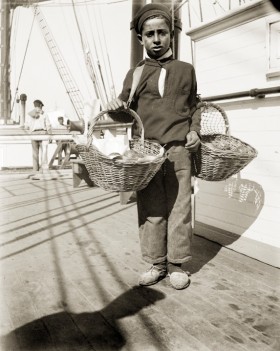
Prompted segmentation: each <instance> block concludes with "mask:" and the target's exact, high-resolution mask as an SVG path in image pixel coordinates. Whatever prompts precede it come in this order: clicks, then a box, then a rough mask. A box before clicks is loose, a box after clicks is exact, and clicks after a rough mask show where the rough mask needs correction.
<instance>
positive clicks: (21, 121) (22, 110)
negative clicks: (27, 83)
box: [19, 94, 27, 128]
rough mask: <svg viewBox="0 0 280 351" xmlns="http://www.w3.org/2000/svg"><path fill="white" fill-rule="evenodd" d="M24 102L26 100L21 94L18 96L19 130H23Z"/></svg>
mask: <svg viewBox="0 0 280 351" xmlns="http://www.w3.org/2000/svg"><path fill="white" fill-rule="evenodd" d="M26 100H27V96H26V95H25V94H21V95H20V117H19V125H20V127H21V128H23V127H24V124H25V113H26Z"/></svg>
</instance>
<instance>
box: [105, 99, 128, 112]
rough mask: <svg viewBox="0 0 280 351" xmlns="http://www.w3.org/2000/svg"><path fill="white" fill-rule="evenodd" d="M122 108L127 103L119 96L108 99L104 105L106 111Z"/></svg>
mask: <svg viewBox="0 0 280 351" xmlns="http://www.w3.org/2000/svg"><path fill="white" fill-rule="evenodd" d="M122 108H125V109H127V103H126V102H125V101H122V100H121V99H119V98H117V99H114V100H111V101H109V102H108V104H107V106H106V109H107V110H108V111H116V110H120V109H122Z"/></svg>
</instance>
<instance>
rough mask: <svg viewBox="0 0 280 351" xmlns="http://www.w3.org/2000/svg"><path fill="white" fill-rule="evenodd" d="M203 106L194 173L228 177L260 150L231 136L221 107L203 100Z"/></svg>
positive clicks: (211, 177)
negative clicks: (199, 145)
mask: <svg viewBox="0 0 280 351" xmlns="http://www.w3.org/2000/svg"><path fill="white" fill-rule="evenodd" d="M201 107H202V115H201V134H202V138H201V147H200V148H199V150H198V151H197V152H196V153H194V154H193V174H194V176H196V177H198V178H201V179H203V180H208V181H221V180H225V179H227V178H229V177H231V176H232V175H234V174H236V173H238V172H240V171H241V170H242V169H243V168H244V167H245V166H247V165H248V163H249V162H251V161H252V160H253V159H254V158H255V157H256V156H257V151H256V150H255V149H254V148H253V147H252V146H250V145H249V144H247V143H245V142H243V141H241V140H240V139H238V138H235V137H233V136H230V135H229V123H228V119H227V116H226V114H225V111H224V110H222V109H221V107H220V106H218V105H216V104H212V103H202V104H201Z"/></svg>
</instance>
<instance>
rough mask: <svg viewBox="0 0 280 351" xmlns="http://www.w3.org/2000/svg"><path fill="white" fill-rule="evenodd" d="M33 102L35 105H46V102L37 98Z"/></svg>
mask: <svg viewBox="0 0 280 351" xmlns="http://www.w3.org/2000/svg"><path fill="white" fill-rule="evenodd" d="M33 104H34V106H35V107H41V106H44V104H43V103H42V101H41V100H35V101H33Z"/></svg>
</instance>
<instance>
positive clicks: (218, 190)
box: [185, 174, 265, 273]
mask: <svg viewBox="0 0 280 351" xmlns="http://www.w3.org/2000/svg"><path fill="white" fill-rule="evenodd" d="M214 186H215V196H216V199H217V201H219V205H217V210H216V213H215V215H216V217H215V221H216V222H217V221H219V220H220V221H221V228H222V227H223V226H225V221H227V220H229V219H224V218H223V213H231V217H232V218H233V219H230V221H231V223H230V224H233V225H236V228H237V229H238V230H239V234H234V233H233V232H229V231H226V230H223V229H220V228H216V227H214V226H211V225H209V224H205V223H201V222H196V224H195V229H194V232H195V233H197V232H196V225H197V226H198V227H199V230H198V233H197V234H198V235H195V236H194V238H193V250H192V251H193V259H192V261H191V262H189V263H187V264H186V267H185V269H186V270H188V271H189V272H190V273H196V272H198V271H199V270H200V269H201V268H202V267H203V266H204V265H206V264H209V262H210V261H211V260H212V259H213V258H214V257H215V256H216V255H217V254H218V253H219V251H220V250H221V248H222V247H227V246H228V245H231V244H232V243H234V242H235V241H237V240H238V239H239V238H240V237H241V236H242V235H243V233H245V232H246V231H247V230H248V229H249V228H250V226H251V225H252V224H253V223H254V222H255V221H256V219H257V218H258V216H259V214H260V212H261V210H262V208H263V205H264V201H265V194H264V190H263V188H262V187H261V185H260V184H258V183H256V182H254V181H251V180H249V179H244V178H241V177H240V174H238V175H237V177H231V178H230V179H228V180H227V181H226V182H217V183H216V184H215V185H214ZM207 187H209V185H208V184H207V182H204V183H201V190H202V194H201V195H200V201H201V202H202V203H204V205H202V206H205V203H207V197H205V198H203V197H204V196H205V194H206V193H207V189H206V188H207ZM210 187H211V184H210ZM225 194H226V196H225ZM210 206H215V204H214V203H211V204H209V207H210ZM218 206H219V207H218ZM219 209H221V211H220V214H219V213H218V212H219V211H218V210H219ZM204 213H205V209H204ZM209 213H210V211H209ZM208 216H210V214H208ZM231 217H229V218H231ZM202 232H204V233H202ZM205 232H206V233H207V232H208V233H209V234H208V235H205ZM200 234H201V237H200V236H199V235H200ZM207 237H209V239H207ZM202 238H203V239H202ZM210 240H211V241H210ZM210 265H211V264H210Z"/></svg>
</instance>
